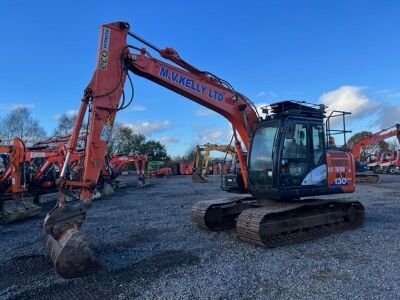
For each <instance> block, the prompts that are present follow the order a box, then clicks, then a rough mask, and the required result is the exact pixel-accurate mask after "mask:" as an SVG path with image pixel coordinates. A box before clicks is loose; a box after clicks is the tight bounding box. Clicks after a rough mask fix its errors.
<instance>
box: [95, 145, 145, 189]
mask: <svg viewBox="0 0 400 300" xmlns="http://www.w3.org/2000/svg"><path fill="white" fill-rule="evenodd" d="M146 162H147V155H145V154H144V155H143V154H139V153H138V152H134V153H133V154H130V155H113V156H112V157H111V158H110V159H109V160H106V161H105V164H104V165H103V168H102V171H101V176H100V179H99V182H98V183H99V185H100V187H101V188H102V189H103V193H105V194H111V193H112V191H113V188H112V186H113V184H112V183H113V181H115V179H117V177H118V176H119V175H120V174H121V172H122V169H123V168H124V167H125V166H126V165H127V164H129V163H133V164H134V165H135V170H136V173H137V176H138V179H139V185H140V186H144V185H145V184H146ZM105 184H106V185H109V187H107V188H104V187H105V186H104V185H105ZM110 189H111V190H110ZM108 190H110V191H109V192H108Z"/></svg>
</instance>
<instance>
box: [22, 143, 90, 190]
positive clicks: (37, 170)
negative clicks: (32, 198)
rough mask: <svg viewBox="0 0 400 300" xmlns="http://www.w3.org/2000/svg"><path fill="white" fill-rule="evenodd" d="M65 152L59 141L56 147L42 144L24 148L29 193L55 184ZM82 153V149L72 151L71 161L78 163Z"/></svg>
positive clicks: (46, 188)
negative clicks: (27, 167)
mask: <svg viewBox="0 0 400 300" xmlns="http://www.w3.org/2000/svg"><path fill="white" fill-rule="evenodd" d="M65 152H66V151H65V147H64V145H63V144H62V143H59V144H58V145H57V147H56V148H55V147H54V146H53V147H50V146H44V145H43V146H36V147H31V148H28V149H27V150H26V155H25V162H26V163H27V165H29V172H28V173H29V178H28V185H29V190H30V192H31V193H32V192H38V191H39V190H48V189H49V188H52V187H55V186H56V179H57V178H58V177H59V173H60V170H61V168H62V166H63V163H64V159H65ZM83 155H84V152H83V151H74V152H72V153H71V163H72V164H79V162H80V160H81V159H82V158H83ZM70 175H71V174H70Z"/></svg>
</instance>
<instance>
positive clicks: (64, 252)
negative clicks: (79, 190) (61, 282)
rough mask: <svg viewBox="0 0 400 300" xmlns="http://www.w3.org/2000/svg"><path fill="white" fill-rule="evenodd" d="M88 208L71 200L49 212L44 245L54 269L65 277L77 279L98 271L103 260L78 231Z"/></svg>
mask: <svg viewBox="0 0 400 300" xmlns="http://www.w3.org/2000/svg"><path fill="white" fill-rule="evenodd" d="M85 215H86V207H85V206H84V204H83V205H82V204H81V203H78V204H74V205H70V204H69V203H67V204H65V205H63V206H61V207H57V208H56V209H54V210H53V211H52V212H50V213H49V214H48V215H47V217H46V219H45V221H44V231H45V241H44V242H45V248H46V250H47V252H48V254H49V256H50V258H51V261H52V262H53V265H54V268H55V271H56V273H57V274H58V275H60V276H62V277H63V278H67V279H69V278H76V277H82V276H87V275H90V274H92V273H95V272H97V271H98V270H99V269H100V268H101V267H102V264H101V262H100V261H99V260H98V259H97V258H96V256H95V254H94V252H93V251H92V250H91V249H90V247H89V244H88V242H87V240H86V237H85V236H84V234H83V233H81V232H80V231H79V227H80V226H81V224H82V223H83V221H84V218H85Z"/></svg>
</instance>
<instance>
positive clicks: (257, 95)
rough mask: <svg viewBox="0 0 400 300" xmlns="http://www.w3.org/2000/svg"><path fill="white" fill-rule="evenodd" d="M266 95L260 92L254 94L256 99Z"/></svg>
mask: <svg viewBox="0 0 400 300" xmlns="http://www.w3.org/2000/svg"><path fill="white" fill-rule="evenodd" d="M266 94H267V93H266V92H264V91H261V92H258V93H257V94H256V97H257V98H260V97H262V96H265V95H266Z"/></svg>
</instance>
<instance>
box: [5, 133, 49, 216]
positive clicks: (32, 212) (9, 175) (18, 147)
mask: <svg viewBox="0 0 400 300" xmlns="http://www.w3.org/2000/svg"><path fill="white" fill-rule="evenodd" d="M25 151H26V149H25V144H24V142H23V141H22V140H21V139H19V138H14V139H13V140H12V142H11V145H0V153H6V154H7V156H8V158H7V160H8V163H7V164H6V165H5V169H4V171H3V174H1V177H0V187H1V190H0V192H1V193H0V208H1V211H0V212H1V215H2V219H3V221H4V222H6V223H11V222H16V221H19V220H23V219H27V218H31V217H35V216H37V215H39V214H40V212H41V208H40V206H38V205H36V204H35V203H34V197H32V196H31V195H30V194H29V193H28V189H27V178H26V165H25V154H26V152H25Z"/></svg>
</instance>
